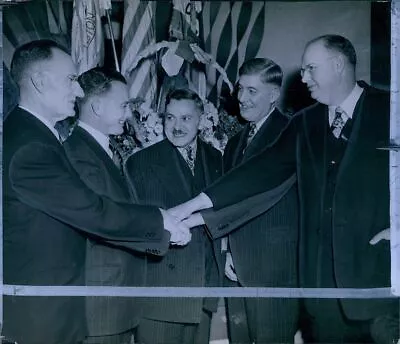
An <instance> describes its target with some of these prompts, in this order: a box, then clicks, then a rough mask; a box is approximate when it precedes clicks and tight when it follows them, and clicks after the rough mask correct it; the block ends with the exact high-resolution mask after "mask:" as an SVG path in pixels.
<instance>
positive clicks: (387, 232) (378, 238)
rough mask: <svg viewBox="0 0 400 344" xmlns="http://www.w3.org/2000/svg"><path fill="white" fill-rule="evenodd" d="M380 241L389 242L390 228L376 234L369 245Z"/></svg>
mask: <svg viewBox="0 0 400 344" xmlns="http://www.w3.org/2000/svg"><path fill="white" fill-rule="evenodd" d="M381 240H390V228H386V229H384V230H383V231H380V232H379V233H378V234H376V235H375V236H374V237H373V238H372V239H371V240H370V241H369V243H370V244H371V245H376V244H377V243H378V242H379V241H381Z"/></svg>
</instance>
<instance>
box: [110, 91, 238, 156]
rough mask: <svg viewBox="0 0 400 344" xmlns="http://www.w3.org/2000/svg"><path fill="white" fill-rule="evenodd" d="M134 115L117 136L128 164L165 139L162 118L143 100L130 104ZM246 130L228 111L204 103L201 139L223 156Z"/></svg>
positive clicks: (133, 100) (200, 130) (207, 102)
mask: <svg viewBox="0 0 400 344" xmlns="http://www.w3.org/2000/svg"><path fill="white" fill-rule="evenodd" d="M129 107H130V110H131V112H132V116H131V118H129V119H128V121H127V125H126V130H125V133H124V134H122V135H118V136H114V139H115V141H116V143H117V145H118V146H117V149H118V151H119V153H120V154H121V156H122V159H123V160H124V161H125V160H126V159H127V158H128V157H129V156H130V155H132V154H134V153H136V152H138V151H139V150H141V149H144V148H146V147H149V146H151V145H152V144H155V143H157V142H159V141H161V140H163V139H164V130H163V124H162V117H161V116H160V115H159V114H158V113H157V112H155V111H154V110H153V109H152V108H151V107H150V105H149V104H148V103H147V102H145V101H144V100H143V99H140V98H138V99H132V100H131V101H130V102H129ZM241 128H242V126H241V124H240V123H239V122H238V120H237V119H236V117H233V116H231V115H229V114H228V113H227V112H226V111H225V110H224V109H222V108H221V109H220V111H218V110H217V108H216V107H215V106H214V104H213V103H211V102H210V101H208V100H204V113H203V115H202V116H201V119H200V124H199V137H200V139H202V140H203V141H205V142H207V143H209V144H211V145H212V146H213V147H214V148H216V149H218V150H219V151H221V152H223V151H224V148H225V146H226V144H227V142H228V139H229V138H231V137H232V136H233V135H235V134H236V133H237V132H238V131H239V130H240V129H241Z"/></svg>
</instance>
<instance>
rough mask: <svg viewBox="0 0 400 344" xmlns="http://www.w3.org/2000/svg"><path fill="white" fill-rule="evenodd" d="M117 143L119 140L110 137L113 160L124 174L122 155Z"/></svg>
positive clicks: (109, 146)
mask: <svg viewBox="0 0 400 344" xmlns="http://www.w3.org/2000/svg"><path fill="white" fill-rule="evenodd" d="M117 145H118V144H117V142H116V141H115V140H114V139H113V138H111V137H110V141H109V145H108V148H109V149H110V151H111V153H112V161H113V162H114V164H115V166H117V168H118V170H119V171H120V173H121V174H122V172H123V170H122V156H121V154H120V153H119V152H118V148H117Z"/></svg>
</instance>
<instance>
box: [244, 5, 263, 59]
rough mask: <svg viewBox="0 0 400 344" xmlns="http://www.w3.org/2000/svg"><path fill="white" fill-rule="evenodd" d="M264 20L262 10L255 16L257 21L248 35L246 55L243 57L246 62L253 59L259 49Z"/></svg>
mask: <svg viewBox="0 0 400 344" xmlns="http://www.w3.org/2000/svg"><path fill="white" fill-rule="evenodd" d="M264 8H265V4H264ZM264 20H265V11H264V10H263V9H262V10H261V11H260V13H259V14H258V16H257V19H256V21H255V23H254V26H253V28H252V30H251V33H250V35H249V39H248V41H247V46H246V55H245V59H246V60H247V59H249V58H252V57H255V56H256V55H257V53H258V51H259V49H260V46H261V42H262V38H263V36H264ZM261 33H262V34H261Z"/></svg>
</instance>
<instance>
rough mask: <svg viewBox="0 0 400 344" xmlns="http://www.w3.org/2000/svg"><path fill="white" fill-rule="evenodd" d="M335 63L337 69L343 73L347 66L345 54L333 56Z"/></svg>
mask: <svg viewBox="0 0 400 344" xmlns="http://www.w3.org/2000/svg"><path fill="white" fill-rule="evenodd" d="M333 63H334V67H335V70H336V71H337V72H338V73H342V72H343V70H344V68H345V65H346V63H345V57H344V56H343V55H340V54H339V55H338V56H335V57H334V58H333Z"/></svg>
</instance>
